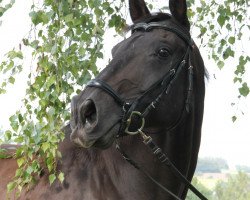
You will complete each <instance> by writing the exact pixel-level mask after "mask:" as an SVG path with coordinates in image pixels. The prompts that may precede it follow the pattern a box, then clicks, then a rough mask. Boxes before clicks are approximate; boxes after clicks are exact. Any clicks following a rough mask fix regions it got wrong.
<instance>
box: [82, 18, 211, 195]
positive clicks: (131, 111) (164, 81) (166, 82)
mask: <svg viewBox="0 0 250 200" xmlns="http://www.w3.org/2000/svg"><path fill="white" fill-rule="evenodd" d="M152 29H164V30H166V31H170V32H173V33H175V34H176V35H177V36H178V37H179V38H181V39H182V40H183V41H184V42H185V43H186V44H187V50H186V52H185V54H184V55H183V57H182V58H181V60H180V61H179V62H177V63H176V65H175V66H174V67H173V68H172V69H171V70H169V71H168V72H167V73H166V74H165V75H164V76H163V77H162V78H161V79H160V80H158V81H157V82H156V83H154V84H153V85H152V86H151V87H150V88H149V89H147V90H146V91H145V92H144V93H143V94H142V95H141V96H139V97H138V98H136V99H135V100H134V101H133V102H132V103H128V102H126V101H125V100H124V99H123V98H121V96H120V95H119V94H117V92H116V91H115V90H114V89H113V88H112V87H111V86H110V85H109V84H107V83H106V82H104V81H102V80H100V79H93V80H91V81H89V82H88V83H87V85H86V86H87V87H95V88H99V89H101V90H103V91H105V92H106V93H107V94H109V95H110V96H111V97H113V99H114V100H115V101H116V103H117V104H119V105H120V106H121V107H122V111H123V115H122V118H121V121H120V128H119V131H118V134H117V137H118V138H119V137H121V136H124V135H126V134H128V135H136V134H140V135H141V136H142V138H143V142H144V144H146V145H147V146H148V147H149V148H150V149H151V150H152V152H153V154H155V155H156V156H157V158H158V159H159V160H160V162H162V163H165V164H166V165H167V166H168V167H169V169H170V170H171V171H172V172H173V174H174V175H175V176H176V177H177V178H179V179H180V180H181V181H182V182H183V183H184V184H185V185H186V186H187V187H188V188H189V189H190V190H191V191H192V192H194V193H195V194H196V195H197V196H198V197H199V198H200V199H202V200H206V199H207V198H206V197H204V196H203V195H202V194H201V193H200V192H199V191H198V190H197V189H196V188H195V187H194V186H193V185H192V184H191V183H190V182H189V181H188V180H187V179H186V177H185V176H184V175H182V174H181V172H180V171H179V170H178V169H177V168H176V167H175V166H174V164H173V163H172V162H171V161H170V160H169V158H168V157H167V155H166V154H165V153H163V152H162V150H161V149H160V148H159V147H158V146H157V145H156V144H155V143H154V142H153V140H152V138H151V137H150V136H148V135H146V134H145V133H144V132H143V128H144V123H145V117H146V116H147V115H148V114H149V113H150V111H151V110H152V109H155V108H156V106H157V104H158V103H159V102H160V100H161V98H162V96H163V95H167V94H168V93H169V91H170V89H171V87H172V85H173V83H174V82H175V80H176V79H177V77H178V75H179V74H180V72H181V71H182V70H183V68H184V67H188V87H187V96H186V101H185V108H184V109H183V112H182V114H181V116H182V115H183V113H184V112H189V111H190V106H191V97H192V91H193V66H192V65H191V61H190V53H191V51H192V48H193V40H192V39H191V36H190V34H189V32H187V31H183V30H181V29H179V28H172V27H169V26H167V25H166V24H164V22H150V23H138V24H135V25H134V27H133V28H132V33H133V32H135V31H150V30H152ZM156 89H158V90H159V92H158V95H157V97H156V98H155V99H154V100H153V101H152V102H151V103H150V104H149V105H147V106H146V107H145V109H144V111H143V112H139V111H137V110H136V108H137V106H138V105H139V103H140V102H141V101H142V100H143V98H145V97H146V96H147V95H149V94H150V93H151V92H152V91H154V90H156ZM134 117H137V118H139V119H140V122H141V124H140V126H139V127H138V128H137V130H136V131H131V130H129V128H130V124H131V121H132V119H133V118H134ZM181 119H182V117H180V118H179V121H180V120H181ZM179 121H178V122H177V123H176V124H178V123H179ZM175 126H176V125H175ZM117 149H118V151H119V152H120V153H121V154H122V156H123V157H124V159H126V160H127V161H128V162H129V163H130V164H132V165H133V166H134V167H135V168H137V169H139V170H141V171H142V172H143V173H144V174H145V175H146V176H147V177H148V178H149V179H150V180H151V181H152V182H154V183H155V184H156V185H158V186H159V187H161V188H162V189H163V190H164V191H166V192H167V193H168V194H170V195H171V196H172V197H174V198H175V199H179V200H180V198H179V197H178V196H176V195H175V194H173V193H172V192H171V191H169V190H168V189H166V188H165V187H164V186H162V185H161V184H160V183H159V182H157V181H156V180H155V179H154V178H153V177H151V176H150V175H149V174H148V173H147V172H146V171H145V170H143V169H141V167H140V166H139V165H138V164H137V163H136V162H134V161H133V160H132V159H130V158H129V157H128V155H127V154H126V153H125V152H124V151H123V150H122V149H121V147H120V145H119V144H118V143H117Z"/></svg>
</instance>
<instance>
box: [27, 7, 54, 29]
mask: <svg viewBox="0 0 250 200" xmlns="http://www.w3.org/2000/svg"><path fill="white" fill-rule="evenodd" d="M29 16H30V17H31V21H32V22H33V24H34V25H35V26H36V25H38V24H40V23H42V24H47V23H48V22H49V17H50V15H48V13H45V11H42V10H39V11H32V12H30V14H29Z"/></svg>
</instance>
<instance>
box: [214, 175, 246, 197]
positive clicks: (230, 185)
mask: <svg viewBox="0 0 250 200" xmlns="http://www.w3.org/2000/svg"><path fill="white" fill-rule="evenodd" d="M213 199H218V200H234V199H237V200H246V199H250V177H249V175H247V174H246V173H244V172H239V173H238V174H237V175H231V176H230V177H229V179H228V181H226V182H224V181H221V182H219V183H218V184H217V185H216V187H215V195H214V198H213Z"/></svg>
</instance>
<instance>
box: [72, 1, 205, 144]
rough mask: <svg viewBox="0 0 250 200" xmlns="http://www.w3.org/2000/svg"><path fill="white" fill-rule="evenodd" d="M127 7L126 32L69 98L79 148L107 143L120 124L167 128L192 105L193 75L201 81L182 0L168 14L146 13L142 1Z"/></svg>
mask: <svg viewBox="0 0 250 200" xmlns="http://www.w3.org/2000/svg"><path fill="white" fill-rule="evenodd" d="M129 7H130V15H131V18H132V21H133V25H132V26H131V31H132V34H131V36H130V37H129V38H127V39H125V40H123V41H121V42H120V43H119V44H117V45H116V46H115V47H114V48H113V49H112V57H113V58H112V60H111V62H110V63H109V64H108V66H107V67H106V68H105V69H104V70H102V71H101V73H100V74H99V75H98V76H97V77H96V78H95V80H92V81H90V82H89V83H88V84H87V86H86V88H85V89H84V90H83V91H82V92H81V93H80V94H79V95H77V96H75V97H74V98H73V99H72V118H71V123H70V124H71V129H72V133H71V140H72V141H73V142H74V143H76V144H78V145H80V146H82V147H86V148H88V147H91V146H95V147H100V148H107V147H109V146H111V145H112V143H113V142H114V140H115V138H116V137H119V135H123V132H124V131H125V129H126V130H127V133H128V132H130V133H131V132H134V131H136V130H137V129H140V128H145V129H150V130H154V129H167V130H170V129H171V128H173V127H175V126H176V125H177V124H178V123H179V121H180V120H181V119H182V117H183V115H184V113H185V112H190V108H187V107H191V108H192V104H194V101H192V99H194V90H196V91H197V88H193V85H194V84H193V79H195V80H196V81H197V80H200V81H201V82H202V81H203V78H204V77H203V76H204V72H203V70H204V69H203V65H202V66H197V64H195V63H197V62H198V61H195V60H194V59H196V60H197V59H198V60H201V58H200V55H199V53H198V50H197V48H196V46H195V44H194V43H193V41H192V39H191V37H190V33H189V30H190V24H189V21H188V18H187V6H186V1H181V0H178V1H174V0H170V1H169V8H170V12H171V15H170V14H166V13H156V14H151V13H150V12H149V9H148V8H147V6H146V4H145V2H144V1H143V0H140V1H134V0H130V1H129ZM193 65H196V66H194V69H193ZM191 67H192V69H191ZM193 74H194V75H193ZM194 87H195V86H194ZM154 104H157V106H156V105H154ZM150 105H151V106H150ZM149 110H150V111H149ZM134 111H136V112H134ZM145 112H146V113H145ZM136 113H139V114H136ZM142 115H143V116H142ZM142 118H143V119H142ZM131 120H132V122H131ZM142 120H143V124H144V123H145V125H143V127H141V124H142ZM128 121H129V122H128ZM121 132H122V133H121ZM125 132H126V131H125ZM117 135H118V136H117Z"/></svg>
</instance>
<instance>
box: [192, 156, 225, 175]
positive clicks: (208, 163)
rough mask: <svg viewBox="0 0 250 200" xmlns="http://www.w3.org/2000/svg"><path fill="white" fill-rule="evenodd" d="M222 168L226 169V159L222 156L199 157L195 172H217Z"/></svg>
mask: <svg viewBox="0 0 250 200" xmlns="http://www.w3.org/2000/svg"><path fill="white" fill-rule="evenodd" d="M222 169H228V164H227V161H226V160H224V159H222V158H199V161H198V164H197V167H196V172H197V173H199V172H201V173H206V172H207V173H209V172H210V173H219V172H221V170H222Z"/></svg>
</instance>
